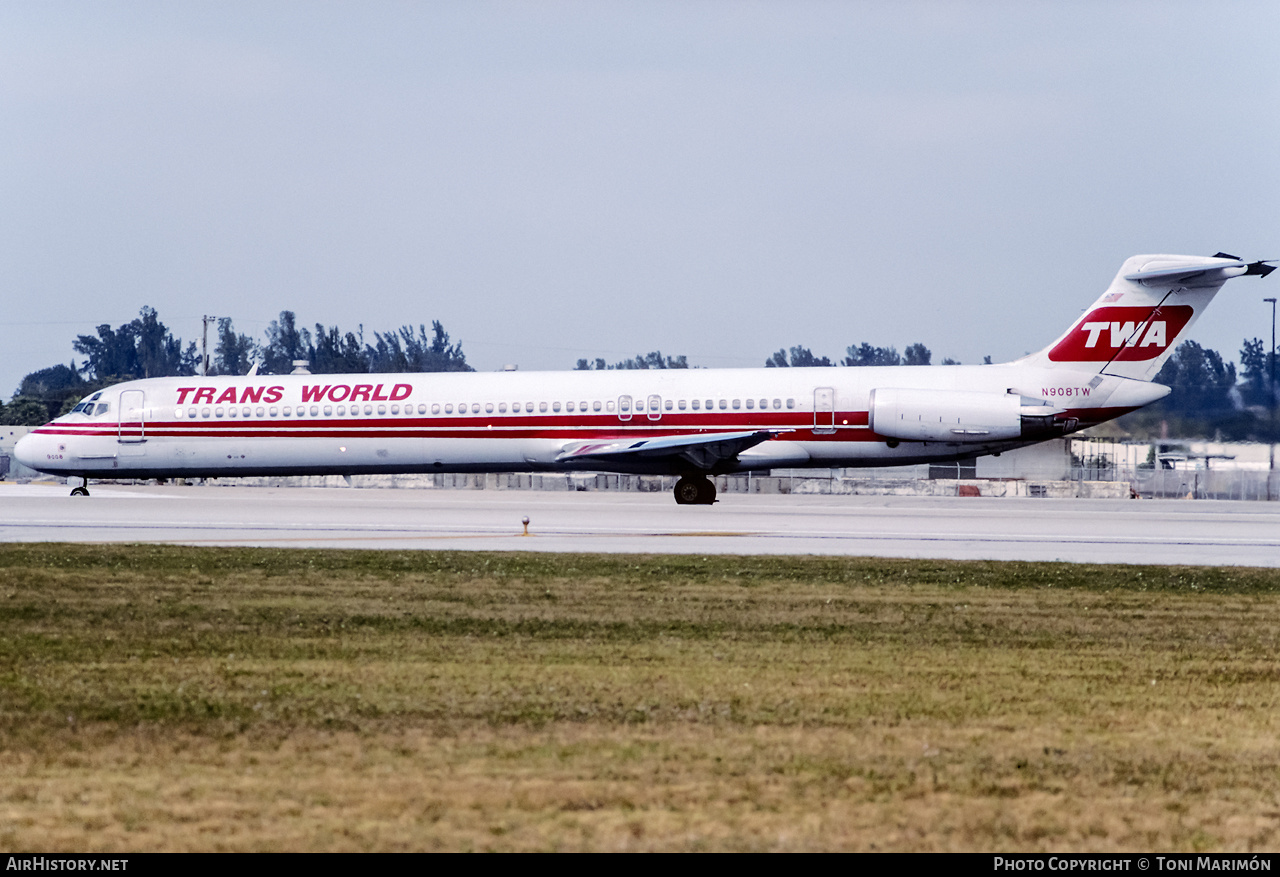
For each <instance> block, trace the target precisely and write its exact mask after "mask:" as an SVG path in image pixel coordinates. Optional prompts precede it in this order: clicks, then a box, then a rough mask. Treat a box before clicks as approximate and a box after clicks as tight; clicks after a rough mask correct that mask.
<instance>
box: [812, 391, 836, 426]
mask: <svg viewBox="0 0 1280 877" xmlns="http://www.w3.org/2000/svg"><path fill="white" fill-rule="evenodd" d="M813 431H814V432H815V433H817V434H819V435H822V434H829V433H833V432H835V431H836V391H835V390H834V389H832V388H831V387H818V388H817V389H816V390H814V391H813Z"/></svg>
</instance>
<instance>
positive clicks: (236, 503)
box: [0, 483, 1280, 567]
mask: <svg viewBox="0 0 1280 877" xmlns="http://www.w3.org/2000/svg"><path fill="white" fill-rule="evenodd" d="M92 491H93V495H92V496H90V497H71V496H68V495H67V493H68V490H67V488H66V487H65V486H63V485H61V484H48V483H33V484H27V485H16V484H0V541H7V542H141V543H178V544H187V545H261V546H279V547H286V546H289V547H298V548H381V549H388V548H396V549H404V548H416V549H469V550H500V551H558V552H571V551H583V552H612V553H619V552H627V553H645V554H648V553H654V554H839V555H870V556H878V557H916V558H954V559H991V560H1030V561H1037V560H1041V561H1043V560H1066V561H1075V562H1097V563H1156V564H1197V565H1215V566H1216V565H1239V566H1269V567H1277V566H1280V503H1262V502H1221V501H1203V500H1202V501H1195V500H1167V501H1162V500H1128V501H1126V500H1070V499H1068V500H1061V499H1008V498H985V497H963V498H961V497H956V498H938V497H893V496H812V495H809V496H768V495H753V494H732V495H727V496H725V497H723V498H722V500H721V501H720V502H718V503H717V504H716V505H714V506H711V507H706V506H677V505H676V504H675V503H674V502H673V500H672V499H671V497H670V495H669V494H666V493H661V494H659V493H612V492H605V491H601V492H590V491H589V492H580V493H558V492H543V491H527V490H521V491H502V490H359V489H334V488H265V487H212V486H203V487H180V486H168V485H166V486H124V485H94V486H93V488H92ZM524 517H528V518H529V519H530V522H531V523H530V526H529V536H527V537H526V536H524V535H522V532H523V526H522V524H521V519H522V518H524Z"/></svg>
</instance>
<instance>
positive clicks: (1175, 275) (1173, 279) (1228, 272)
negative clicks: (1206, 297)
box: [1124, 259, 1250, 286]
mask: <svg viewBox="0 0 1280 877" xmlns="http://www.w3.org/2000/svg"><path fill="white" fill-rule="evenodd" d="M1249 268H1250V266H1249V265H1247V264H1245V263H1244V262H1243V261H1241V260H1240V259H1230V260H1227V259H1223V260H1222V261H1221V262H1215V263H1211V264H1205V263H1204V262H1201V263H1199V264H1189V265H1188V264H1184V265H1165V266H1162V267H1159V268H1155V269H1154V270H1149V271H1139V272H1137V273H1135V274H1126V275H1124V279H1125V280H1133V281H1136V282H1138V283H1142V284H1144V285H1146V286H1175V285H1176V286H1216V285H1217V284H1220V283H1225V282H1226V281H1228V280H1230V279H1231V278H1232V277H1240V276H1241V275H1243V274H1248V273H1249Z"/></svg>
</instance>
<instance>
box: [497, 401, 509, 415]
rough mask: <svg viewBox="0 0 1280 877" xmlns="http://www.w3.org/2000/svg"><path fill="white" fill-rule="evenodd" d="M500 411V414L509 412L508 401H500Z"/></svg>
mask: <svg viewBox="0 0 1280 877" xmlns="http://www.w3.org/2000/svg"><path fill="white" fill-rule="evenodd" d="M498 413H499V414H506V413H507V403H506V402H499V403H498Z"/></svg>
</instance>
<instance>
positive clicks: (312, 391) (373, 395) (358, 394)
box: [302, 384, 413, 402]
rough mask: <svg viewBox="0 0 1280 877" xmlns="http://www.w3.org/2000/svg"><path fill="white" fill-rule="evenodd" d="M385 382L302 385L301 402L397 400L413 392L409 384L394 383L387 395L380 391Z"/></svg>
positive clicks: (406, 397)
mask: <svg viewBox="0 0 1280 877" xmlns="http://www.w3.org/2000/svg"><path fill="white" fill-rule="evenodd" d="M384 386H386V385H385V384H378V385H377V386H375V385H373V384H356V385H355V386H354V387H350V386H347V385H346V384H335V385H332V386H331V385H329V384H325V385H324V386H320V387H317V386H311V387H307V386H304V387H303V388H302V401H303V402H322V401H324V400H325V399H328V400H329V401H330V402H345V401H347V400H350V401H352V402H388V401H389V402H399V401H400V400H401V399H408V398H409V394H410V393H412V392H413V387H412V386H411V385H409V384H396V385H395V386H394V387H392V388H391V395H390V396H388V395H386V394H385V393H383V392H382V388H383V387H384Z"/></svg>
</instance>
